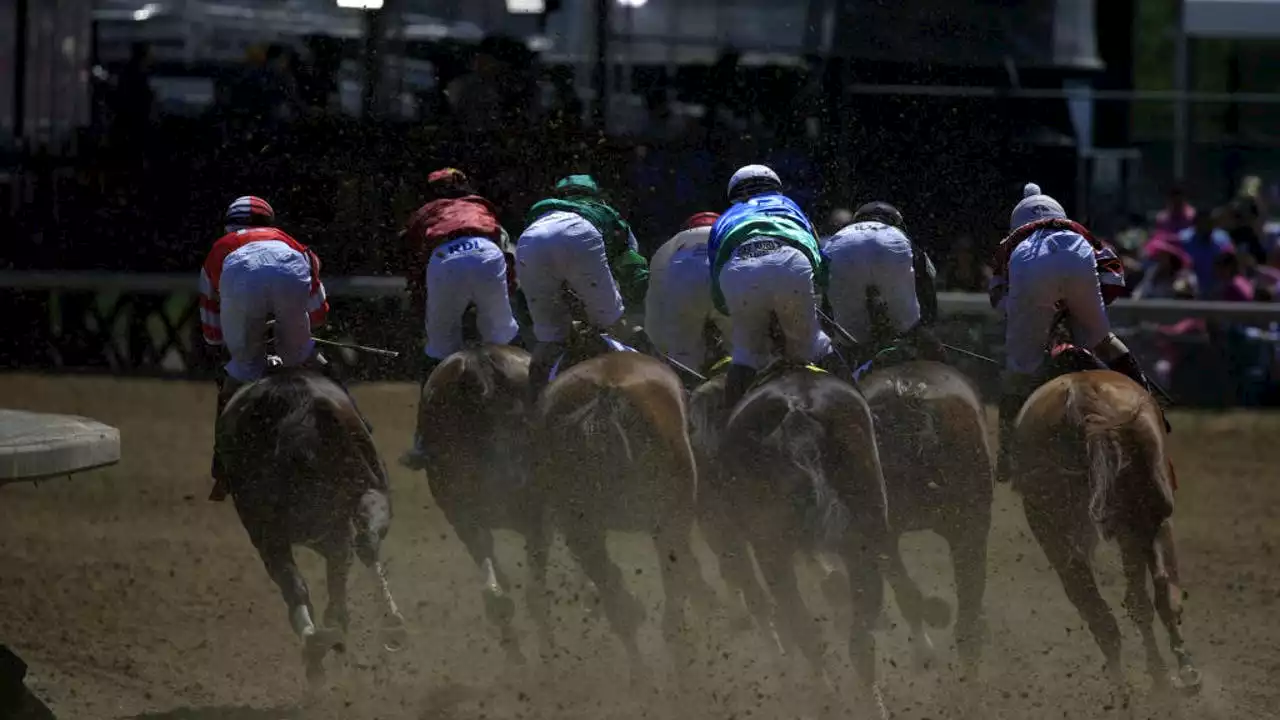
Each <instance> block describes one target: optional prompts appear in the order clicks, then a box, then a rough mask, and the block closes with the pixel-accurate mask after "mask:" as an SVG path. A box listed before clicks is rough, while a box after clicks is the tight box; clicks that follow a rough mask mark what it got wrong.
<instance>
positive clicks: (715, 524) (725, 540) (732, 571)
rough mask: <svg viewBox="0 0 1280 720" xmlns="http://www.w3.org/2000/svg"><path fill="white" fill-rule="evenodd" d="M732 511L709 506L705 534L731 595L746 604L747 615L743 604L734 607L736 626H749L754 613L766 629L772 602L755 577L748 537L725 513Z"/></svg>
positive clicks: (704, 519) (703, 521)
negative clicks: (742, 611)
mask: <svg viewBox="0 0 1280 720" xmlns="http://www.w3.org/2000/svg"><path fill="white" fill-rule="evenodd" d="M729 512H733V511H732V510H730V509H727V508H720V507H715V508H707V509H706V511H705V512H704V513H703V514H702V517H701V518H700V522H699V526H700V527H701V528H702V537H703V539H704V540H706V543H707V546H708V547H709V548H711V552H712V554H714V555H715V557H716V562H717V564H718V565H719V566H720V577H721V579H723V580H724V583H725V586H726V587H727V588H728V589H729V593H730V596H731V597H733V596H738V595H740V596H741V598H742V603H743V605H744V606H745V607H746V610H747V613H748V614H747V615H746V616H742V615H741V610H740V608H737V607H734V608H732V609H731V612H732V614H733V618H732V623H733V626H734V629H735V630H736V631H739V632H741V631H747V630H750V629H751V618H753V617H754V618H755V619H756V622H758V623H759V624H760V629H761V630H764V629H765V628H766V627H767V626H768V625H769V623H770V622H771V618H772V616H773V609H772V605H771V603H770V602H769V599H768V598H767V597H765V594H764V590H763V588H761V587H760V583H759V582H758V581H757V580H756V572H755V568H754V567H753V566H752V564H751V553H750V552H749V549H748V547H749V546H748V545H747V543H746V541H745V538H746V537H747V536H746V535H744V534H743V533H742V530H741V528H739V527H737V525H736V524H735V523H733V522H731V521H730V519H729V518H728V517H726V515H727V513H729ZM778 650H779V651H781V650H782V648H781V646H778Z"/></svg>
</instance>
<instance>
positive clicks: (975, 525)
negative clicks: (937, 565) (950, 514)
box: [944, 506, 991, 675]
mask: <svg viewBox="0 0 1280 720" xmlns="http://www.w3.org/2000/svg"><path fill="white" fill-rule="evenodd" d="M990 532H991V509H990V507H989V506H987V507H979V508H975V509H973V510H971V511H969V512H967V513H964V514H963V515H962V519H961V520H960V521H959V523H957V524H956V525H955V526H953V527H952V528H950V529H948V530H947V532H946V534H945V535H944V537H945V538H946V540H947V544H948V545H950V547H951V565H952V568H953V572H954V575H955V583H956V624H955V638H956V652H957V653H958V654H959V656H960V662H961V663H962V664H963V665H964V669H965V671H966V672H967V673H969V674H970V675H973V674H975V673H976V672H977V671H978V662H979V661H980V660H981V659H982V644H983V642H984V641H985V640H986V635H987V623H986V615H985V613H984V612H983V609H982V605H983V598H984V597H985V596H986V593H987V536H988V534H989V533H990Z"/></svg>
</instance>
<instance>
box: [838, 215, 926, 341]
mask: <svg viewBox="0 0 1280 720" xmlns="http://www.w3.org/2000/svg"><path fill="white" fill-rule="evenodd" d="M823 250H824V252H825V253H826V256H827V259H828V262H829V267H830V274H831V275H830V283H829V287H828V290H827V299H828V300H830V301H831V310H832V312H833V313H834V314H835V320H836V322H838V323H840V325H841V326H843V327H844V328H845V329H846V330H848V331H849V334H851V335H853V337H854V339H855V340H858V341H859V342H867V341H868V340H870V339H871V313H870V310H869V308H868V304H867V290H868V289H869V288H871V287H875V288H876V289H877V290H879V291H880V300H881V301H882V302H883V303H884V309H885V312H886V314H887V315H888V318H889V322H890V323H891V324H892V326H893V331H894V333H895V334H898V335H900V334H902V333H904V332H906V331H907V330H910V329H911V328H912V327H914V326H915V325H916V323H918V322H920V300H919V298H917V297H916V276H915V270H914V268H913V265H912V254H911V241H910V240H908V239H907V238H906V236H905V235H903V234H902V232H901V231H899V230H898V229H897V228H893V227H890V226H888V225H884V224H882V223H872V222H867V223H857V224H855V225H850V226H848V227H846V228H844V229H843V230H841V231H840V232H838V233H836V234H835V235H834V236H832V238H831V239H830V240H828V241H827V244H826V246H825V247H824V248H823Z"/></svg>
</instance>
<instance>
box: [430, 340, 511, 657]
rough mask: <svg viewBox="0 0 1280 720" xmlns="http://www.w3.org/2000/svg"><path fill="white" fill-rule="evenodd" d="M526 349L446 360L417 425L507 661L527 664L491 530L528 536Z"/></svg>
mask: <svg viewBox="0 0 1280 720" xmlns="http://www.w3.org/2000/svg"><path fill="white" fill-rule="evenodd" d="M528 382H529V353H527V352H525V351H524V350H522V349H520V348H517V347H512V346H509V345H480V346H476V347H472V348H467V349H464V350H460V351H458V352H456V353H454V354H453V355H450V356H449V357H447V358H445V359H444V361H443V362H441V363H440V365H438V366H437V367H436V368H435V370H433V371H432V373H431V376H430V377H429V378H428V379H427V381H426V382H425V383H424V384H423V386H422V397H421V401H420V403H419V405H418V412H419V415H420V417H421V422H420V423H419V427H421V428H423V429H424V431H425V432H426V434H427V443H426V448H425V449H426V453H425V459H426V468H425V469H426V473H427V482H428V483H429V484H430V486H431V495H432V497H434V498H435V500H436V502H437V503H439V505H440V509H441V510H442V511H443V512H444V515H445V518H446V519H447V520H448V521H449V523H450V524H451V525H452V526H453V530H454V532H455V533H457V534H458V539H459V540H461V541H462V544H463V545H465V546H466V548H467V552H468V553H470V554H471V559H472V561H474V562H475V563H476V565H477V566H479V567H480V569H481V571H482V573H483V586H482V587H483V590H482V596H483V599H484V607H485V614H486V615H487V616H488V618H489V619H490V620H491V621H492V622H493V623H494V624H496V625H497V626H498V628H499V631H500V632H501V638H502V646H503V649H504V650H505V651H506V653H507V657H508V659H510V660H511V661H513V662H517V663H520V662H523V661H524V655H523V654H522V653H521V652H520V641H519V638H518V636H517V634H516V631H515V628H514V627H513V625H512V620H513V618H514V615H515V603H514V602H512V600H511V599H510V598H509V597H508V596H507V593H508V592H509V590H510V588H511V585H510V582H509V581H508V579H507V574H506V573H505V572H504V571H503V569H502V567H501V565H500V564H499V563H498V559H497V556H496V555H495V553H494V542H493V530H494V529H496V528H508V529H511V530H515V531H516V532H518V533H521V534H523V535H524V536H525V537H526V539H528V538H529V523H528V521H527V518H528V517H529V514H530V513H531V512H533V511H534V510H535V508H534V507H531V500H530V498H529V478H528V472H527V467H528V465H527V463H528V460H529V455H528V425H527V413H526V407H525V398H526V394H527V393H526V392H525V388H526V387H527V385H528Z"/></svg>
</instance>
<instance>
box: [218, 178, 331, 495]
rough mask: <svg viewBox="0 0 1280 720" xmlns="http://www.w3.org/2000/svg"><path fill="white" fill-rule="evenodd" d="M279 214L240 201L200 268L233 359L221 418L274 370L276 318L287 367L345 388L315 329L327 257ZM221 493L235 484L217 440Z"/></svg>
mask: <svg viewBox="0 0 1280 720" xmlns="http://www.w3.org/2000/svg"><path fill="white" fill-rule="evenodd" d="M274 222H275V211H274V210H272V209H271V205H269V204H268V203H267V201H266V200H263V199H262V198H259V197H254V196H252V195H245V196H243V197H240V198H236V200H235V201H234V202H232V203H231V206H230V207H228V208H227V213H226V234H225V235H223V236H222V237H221V238H219V239H218V241H217V242H215V243H214V244H213V249H212V250H210V251H209V255H208V256H207V257H206V258H205V261H204V265H203V266H201V269H200V325H201V330H202V331H203V334H204V340H205V342H206V343H207V344H209V345H211V346H218V345H224V346H225V347H226V349H227V352H228V354H229V355H230V356H231V360H230V361H229V362H228V363H227V364H226V366H225V367H224V370H225V374H224V373H219V374H218V381H217V382H218V416H219V417H221V415H222V411H223V410H224V409H225V408H226V405H227V401H228V400H230V399H231V396H232V395H234V394H235V392H236V390H238V389H240V387H242V386H243V385H245V384H247V383H250V382H253V381H255V380H257V379H259V378H261V377H262V376H263V374H264V373H265V372H266V369H267V350H266V337H265V334H266V333H265V331H266V328H267V322H268V318H269V317H274V318H275V326H274V328H273V331H274V337H275V351H276V354H277V355H278V356H279V357H280V361H281V362H282V363H283V364H284V366H285V367H295V366H300V365H309V366H312V367H315V368H317V369H319V370H320V371H321V372H322V373H324V374H325V375H326V376H328V377H329V378H330V379H331V380H333V381H334V382H335V383H337V384H338V385H339V386H340V387H345V386H344V385H343V383H342V381H341V380H340V379H339V378H338V376H337V367H336V366H335V365H334V364H333V363H331V362H329V361H328V360H327V359H326V358H325V357H324V356H323V355H322V354H321V353H320V352H319V350H317V349H316V344H315V341H314V340H312V338H311V331H312V329H313V328H316V327H319V326H320V325H323V324H324V322H325V319H326V317H327V315H328V312H329V303H328V300H327V299H326V298H325V291H324V283H322V282H320V259H319V258H318V257H316V254H315V253H314V252H312V251H311V249H310V248H308V247H307V246H306V245H303V244H302V243H300V242H298V241H297V240H295V239H293V237H291V236H290V235H289V234H288V233H286V232H284V231H283V230H280V229H279V228H276V227H274ZM211 472H212V475H213V478H214V487H213V491H212V492H211V493H210V494H209V499H210V500H213V501H217V502H221V501H222V500H224V499H226V496H227V492H228V487H227V479H226V476H225V473H224V472H223V465H222V461H221V458H220V456H219V453H218V443H217V441H216V439H215V441H214V449H213V467H212V470H211Z"/></svg>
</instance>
